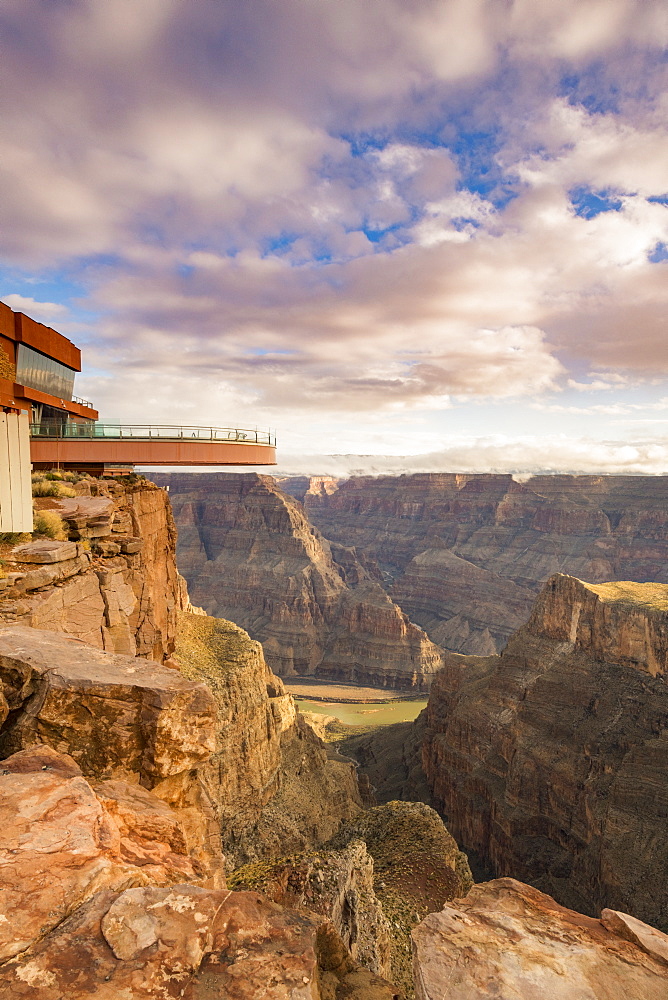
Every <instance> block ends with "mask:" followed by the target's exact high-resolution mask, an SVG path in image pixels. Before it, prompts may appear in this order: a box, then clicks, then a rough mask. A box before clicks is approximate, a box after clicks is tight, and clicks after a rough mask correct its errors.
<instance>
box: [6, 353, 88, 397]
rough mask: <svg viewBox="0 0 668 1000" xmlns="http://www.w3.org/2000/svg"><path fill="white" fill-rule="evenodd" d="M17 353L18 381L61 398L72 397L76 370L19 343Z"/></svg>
mask: <svg viewBox="0 0 668 1000" xmlns="http://www.w3.org/2000/svg"><path fill="white" fill-rule="evenodd" d="M17 347H18V351H17V355H16V381H17V382H20V383H21V385H26V386H28V387H29V388H30V389H38V390H39V391H40V392H48V393H49V395H50V396H57V397H58V398H59V399H72V390H73V388H74V374H75V373H74V372H73V371H72V369H71V368H68V367H67V366H66V365H61V364H60V362H59V361H54V360H53V358H47V357H46V355H44V354H40V353H39V351H33V349H32V347H26V345H25V344H18V345H17Z"/></svg>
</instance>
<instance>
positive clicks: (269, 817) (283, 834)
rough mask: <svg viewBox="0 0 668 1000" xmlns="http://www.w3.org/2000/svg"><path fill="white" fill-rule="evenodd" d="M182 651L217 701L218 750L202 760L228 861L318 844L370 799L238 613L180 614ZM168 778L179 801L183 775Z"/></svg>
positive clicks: (185, 664) (193, 675)
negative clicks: (225, 616) (230, 617)
mask: <svg viewBox="0 0 668 1000" xmlns="http://www.w3.org/2000/svg"><path fill="white" fill-rule="evenodd" d="M175 656H176V661H177V662H178V664H179V666H180V670H181V673H182V674H183V675H184V676H185V677H188V678H189V679H190V680H192V681H196V682H203V683H204V684H205V685H206V686H207V689H209V690H210V691H211V692H212V694H213V697H214V700H215V702H216V708H217V712H216V719H217V722H216V745H215V751H214V753H212V755H211V756H210V758H209V760H208V761H207V763H206V764H205V765H202V766H201V767H199V768H198V779H199V781H200V782H201V784H202V786H203V787H204V788H205V789H206V796H207V798H208V799H209V800H210V801H211V802H212V803H213V806H214V810H215V812H216V816H217V819H218V822H219V824H220V829H221V837H222V846H223V850H224V852H225V855H226V858H227V864H228V868H230V867H236V866H238V865H240V864H247V863H248V862H253V861H257V860H258V859H260V858H264V859H269V858H275V857H279V856H282V855H284V854H286V853H287V852H294V851H303V850H305V849H312V848H315V847H318V846H319V845H320V844H323V843H324V842H325V841H327V840H329V838H330V837H332V836H333V835H334V834H335V833H336V831H337V830H338V828H339V826H340V825H341V823H342V822H343V821H344V820H348V819H351V818H352V817H354V816H356V815H357V814H358V813H359V812H360V810H361V807H362V801H361V798H360V794H359V790H358V787H357V778H356V775H355V769H354V766H353V764H352V763H351V762H350V761H348V760H345V759H343V758H339V757H338V756H337V755H331V756H330V755H328V753H327V751H326V749H325V747H324V745H323V744H322V742H321V740H319V739H318V737H317V736H315V734H314V733H313V730H312V729H311V728H310V727H309V726H307V725H306V723H305V722H304V721H303V719H302V718H301V717H300V716H299V715H298V713H297V711H296V709H295V704H294V701H293V699H292V696H291V695H289V694H286V692H285V689H284V687H283V683H282V681H281V680H280V678H278V677H276V675H275V674H273V673H272V671H271V670H270V669H269V667H268V666H267V664H266V662H265V658H264V655H263V652H262V646H261V645H260V643H259V642H255V641H253V640H252V639H250V637H249V636H248V634H247V633H246V632H244V630H243V629H241V628H239V627H238V626H237V625H234V624H233V623H232V622H227V621H223V620H219V619H216V618H211V617H208V616H207V615H199V614H188V613H184V614H181V615H180V616H179V629H178V639H177V645H176V653H175ZM173 785H174V787H173V789H170V788H168V785H167V784H163V786H162V792H161V794H162V795H163V797H165V798H167V799H169V800H170V801H171V802H172V804H174V805H176V804H177V803H178V802H180V801H183V800H184V799H186V798H187V796H188V792H187V790H186V791H185V792H184V790H183V789H182V787H181V784H180V782H178V781H175V782H174V783H173Z"/></svg>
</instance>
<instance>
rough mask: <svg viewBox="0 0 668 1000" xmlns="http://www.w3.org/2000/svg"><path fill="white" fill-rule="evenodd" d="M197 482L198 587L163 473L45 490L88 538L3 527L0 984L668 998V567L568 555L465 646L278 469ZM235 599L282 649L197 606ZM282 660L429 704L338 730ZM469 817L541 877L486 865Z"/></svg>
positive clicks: (176, 493)
mask: <svg viewBox="0 0 668 1000" xmlns="http://www.w3.org/2000/svg"><path fill="white" fill-rule="evenodd" d="M156 478H157V477H156ZM180 478H181V477H180V476H179V475H175V476H171V475H170V477H169V479H170V483H169V485H170V486H171V495H172V499H173V501H174V507H175V510H176V514H177V518H178V520H179V521H185V522H186V524H185V528H184V533H183V538H182V540H181V542H180V543H179V544H180V545H183V549H182V550H181V549H180V551H183V552H185V554H186V556H187V557H188V558H191V559H192V561H193V564H194V565H196V566H197V567H199V568H200V569H201V570H202V580H203V582H202V583H201V585H198V588H197V589H194V590H193V593H192V597H193V601H194V604H195V606H193V604H191V602H190V596H189V594H188V590H187V589H186V586H185V583H184V581H183V580H182V579H181V578H180V577H179V575H178V573H177V570H176V563H175V546H176V533H175V530H174V522H173V520H172V515H171V509H170V504H169V499H168V496H167V494H166V493H164V492H163V491H162V490H160V489H157V488H156V487H155V486H153V485H152V484H148V483H146V482H145V481H143V480H141V479H140V478H137V477H135V478H133V479H132V480H127V481H124V482H112V483H110V482H106V481H97V482H96V481H92V480H89V479H87V478H83V479H81V480H80V481H79V482H77V483H76V484H75V487H76V495H75V496H73V497H66V498H55V497H54V498H50V497H41V498H39V499H38V500H37V501H36V505H37V506H40V507H41V509H44V510H55V511H57V512H58V513H59V515H60V516H61V517H62V518H63V521H64V524H65V530H66V535H67V537H66V538H64V539H62V540H53V539H41V540H37V541H35V540H30V539H25V540H18V541H14V542H11V543H7V542H5V543H4V547H3V548H2V552H1V553H0V554H1V555H2V559H3V566H2V575H1V576H0V580H1V581H2V584H1V590H0V616H1V617H0V694H1V696H0V757H2V766H1V767H0V817H1V818H2V824H1V828H2V830H3V831H4V832H3V834H2V836H1V837H0V888H1V889H2V890H3V893H2V898H3V904H2V913H1V914H0V917H5V919H4V920H2V919H0V997H3V998H4V997H7V998H8V1000H9V998H10V997H11V998H14V997H20V998H29V997H30V998H32V1000H60V998H61V997H63V996H68V997H71V998H72V1000H79V997H84V996H89V995H92V994H93V993H94V994H95V995H96V996H100V997H101V998H102V1000H107V998H108V1000H112V998H114V1000H115V998H116V997H117V996H120V995H123V996H124V997H127V1000H144V998H146V1000H148V998H158V997H165V996H168V997H171V996H173V997H176V996H184V997H186V998H190V1000H212V998H214V997H220V998H222V997H229V998H232V1000H253V998H256V997H259V996H263V997H266V998H267V1000H400V998H402V997H413V996H415V997H416V998H417V1000H435V998H436V997H439V998H443V1000H450V998H451V1000H455V998H457V1000H458V998H460V997H461V996H462V995H466V996H468V997H470V1000H487V998H491V997H492V996H495V997H500V996H502V997H504V998H505V997H510V996H512V997H513V998H514V1000H533V998H534V997H535V995H536V993H535V989H536V983H540V984H541V988H542V989H543V990H544V992H545V995H548V994H549V995H551V996H554V997H557V998H559V1000H572V998H574V997H576V996H577V997H580V996H583V997H584V996H586V997H587V998H588V1000H603V998H604V997H607V996H609V995H612V994H613V993H614V994H616V993H620V992H621V993H623V994H624V995H626V996H628V997H629V998H631V1000H641V998H643V1000H646V998H649V1000H659V998H660V997H663V996H665V995H666V991H667V990H668V936H666V935H665V934H663V933H662V932H661V931H660V930H657V929H655V928H656V927H662V928H665V927H666V923H667V919H668V914H667V913H666V910H665V907H666V903H665V893H664V892H663V891H656V886H663V885H665V879H666V876H667V875H668V871H666V859H665V851H663V849H662V845H663V824H665V816H666V815H667V814H668V800H666V793H665V787H664V786H665V781H663V776H664V775H665V769H666V763H667V761H666V759H665V751H666V745H667V744H666V739H665V734H666V733H667V732H668V702H666V696H665V690H666V687H665V673H666V669H667V668H666V659H667V656H668V625H667V624H666V623H667V621H668V586H666V585H663V584H661V583H653V582H652V583H644V584H635V583H609V582H608V583H584V582H582V581H581V580H579V579H575V578H573V577H570V576H564V575H559V574H558V575H555V576H552V577H551V578H550V579H549V581H548V583H547V584H545V586H544V587H543V589H542V591H541V592H540V594H539V596H538V597H537V598H536V597H535V596H533V597H532V599H531V602H530V608H529V613H528V614H527V615H526V616H525V622H523V623H522V625H521V627H519V628H517V629H515V630H513V631H512V633H511V634H510V637H509V639H508V641H507V644H506V646H505V648H504V650H503V652H502V653H501V654H496V653H492V654H490V655H485V656H476V655H470V654H467V655H463V654H458V653H456V652H443V650H441V649H440V648H439V647H438V646H436V645H435V644H434V643H433V642H431V640H430V639H428V638H427V636H426V635H425V634H424V632H422V631H421V630H420V628H418V627H417V626H415V625H413V624H411V622H410V621H409V620H408V618H407V616H406V615H405V614H404V613H403V612H402V611H401V609H400V608H399V607H398V606H397V605H396V603H394V602H393V601H392V599H391V598H390V597H389V596H388V594H387V592H386V590H385V588H386V587H389V588H390V589H391V588H392V585H393V584H392V580H391V579H390V575H391V574H390V571H389V569H388V564H384V563H383V561H382V560H381V559H380V558H378V559H377V558H376V555H374V554H373V553H370V551H367V550H363V549H360V550H358V549H357V548H356V544H357V543H353V537H352V534H351V536H350V538H348V539H347V540H346V541H345V542H344V541H342V540H336V541H334V542H329V541H327V540H326V539H325V538H324V537H323V535H321V534H320V532H319V531H318V529H317V528H314V527H313V526H312V525H311V524H309V522H308V520H307V518H306V517H305V514H304V507H303V506H302V504H301V501H297V500H296V499H295V498H293V497H291V496H290V495H289V494H287V493H286V492H284V491H283V490H282V489H279V488H278V487H277V486H276V484H275V482H274V481H273V480H272V479H271V478H270V477H263V476H256V475H251V476H236V475H233V476H223V477H220V479H221V480H224V481H225V487H224V488H222V487H221V488H218V486H216V489H215V490H212V491H211V495H210V496H209V498H208V500H207V499H206V497H205V495H204V494H203V493H202V491H201V490H199V489H195V488H194V487H193V484H192V482H191V481H190V480H191V479H192V478H194V477H190V476H188V477H183V482H182V483H181V484H179V483H178V482H177V480H179V479H180ZM207 478H209V479H210V478H211V477H207ZM215 478H216V479H217V477H215ZM493 478H501V477H493ZM200 483H201V480H200ZM288 485H291V484H288ZM465 485H466V484H464V486H462V487H461V489H462V490H463V489H464V488H465ZM478 485H479V484H478ZM292 486H293V488H295V489H296V488H297V487H296V486H295V484H294V483H293V484H292ZM476 488H477V487H476ZM302 489H303V491H304V492H303V499H304V503H305V505H306V506H308V505H309V504H310V503H311V501H310V500H309V494H308V491H309V490H311V491H312V492H311V494H310V495H311V496H312V497H317V498H319V499H317V501H314V502H318V503H320V502H323V503H327V502H329V501H330V500H331V499H332V498H333V497H335V496H336V495H337V493H339V492H340V491H341V489H342V486H341V485H340V484H336V483H334V482H333V481H330V480H327V479H326V477H320V478H319V479H318V481H317V482H313V481H310V480H309V481H306V482H302V483H301V484H299V490H302ZM485 489H486V490H487V489H488V487H487V486H486V487H485ZM508 490H510V487H508ZM483 492H484V491H483ZM223 499H224V502H222V501H223ZM523 502H524V501H523ZM555 502H556V501H555ZM570 503H571V501H570V500H569V501H568V504H570ZM481 504H482V506H483V507H484V503H483V502H482V501H481ZM481 509H482V507H481ZM569 509H570V508H569ZM657 510H658V507H657ZM484 516H488V515H483V514H482V513H481V514H480V517H481V519H483V520H484ZM188 520H190V524H189V525H188ZM659 521H660V519H659V518H658V514H657V523H656V526H655V527H656V533H657V535H660V533H661V530H662V529H661V526H660V523H659ZM642 530H644V531H647V532H649V528H648V527H647V524H645V526H644V527H643V528H642ZM633 532H635V534H633V539H632V542H633V544H631V542H629V547H630V549H632V550H633V551H634V552H635V554H636V555H637V554H638V552H639V551H640V548H641V545H640V541H639V538H640V534H641V530H640V528H639V527H638V524H636V525H635V526H634V527H633ZM424 540H425V539H422V541H424ZM659 542H660V539H659ZM420 544H421V542H420V541H418V542H417V543H416V546H417V547H418V548H419V545H420ZM429 545H430V546H431V541H429ZM399 547H400V546H399ZM659 547H660V545H659ZM369 548H370V546H369ZM431 548H432V549H434V548H436V546H431ZM427 551H430V549H429V547H427V548H423V549H422V550H421V551H420V552H418V551H416V552H415V553H414V554H413V555H410V554H409V552H408V549H407V548H406V551H405V552H404V553H403V555H397V556H396V557H395V556H393V559H394V560H395V561H396V562H397V563H398V562H400V561H402V560H405V566H406V567H408V566H409V565H410V564H411V562H413V563H414V562H415V560H416V559H417V558H418V557H419V556H420V555H421V554H422V553H423V552H427ZM377 555H379V553H377ZM449 556H450V557H451V560H452V559H454V560H457V559H459V560H460V561H464V559H465V557H464V556H461V555H457V554H453V553H449ZM186 562H187V560H186ZM428 562H429V560H426V563H428ZM451 565H452V567H456V563H454V562H451ZM471 565H473V563H471ZM184 568H185V567H184ZM495 572H496V574H497V576H498V578H499V579H501V580H503V579H504V577H503V573H502V572H501V567H500V566H497V568H496V570H495ZM453 573H454V568H453ZM467 573H469V571H468V570H466V573H465V574H464V575H465V577H466V574H467ZM400 575H401V574H398V575H397V579H399V576H400ZM418 576H419V574H418ZM218 578H222V583H220V585H219V584H218V583H217V580H218ZM435 578H436V577H435ZM467 578H468V579H469V581H472V580H473V577H471V576H470V575H469V576H468V577H467ZM416 580H418V578H417V577H416ZM516 585H517V587H518V588H525V589H526V590H527V592H528V593H529V592H531V587H530V586H528V585H527V580H526V578H523V579H518V582H517V584H516ZM415 586H420V584H419V581H418V582H416V583H415ZM471 586H473V583H471ZM476 586H477V584H476ZM218 587H219V589H216V588H218ZM281 588H282V589H281ZM237 589H238V591H239V595H238V596H236V593H235V592H236V590H237ZM472 595H473V596H472ZM474 595H475V588H474V589H473V590H472V591H470V593H469V597H468V600H469V607H468V618H467V621H468V622H469V623H474V613H475V614H476V615H477V616H478V617H477V618H476V619H475V622H477V625H476V629H478V631H477V633H476V634H478V635H482V633H483V631H484V629H483V625H484V626H485V628H486V629H487V630H488V632H489V635H490V636H491V635H492V634H493V632H492V629H491V628H490V624H489V622H488V621H487V618H489V617H491V616H492V611H491V610H490V609H493V607H494V605H495V602H496V601H497V599H498V600H499V601H500V600H501V598H502V590H499V591H498V592H497V593H496V595H495V596H491V597H490V596H489V592H488V597H489V600H488V601H487V603H485V604H484V605H482V606H481V607H475V608H474V607H473V606H472V604H473V603H474V602H475V596H474ZM432 597H433V595H432ZM218 600H220V602H221V603H220V605H219V604H217V603H216V602H217V601H218ZM235 600H236V606H235V607H234V609H232V610H233V611H234V614H235V615H236V614H238V616H239V618H243V617H244V616H247V618H246V620H249V621H252V623H253V627H254V629H256V630H260V629H262V628H265V629H266V630H267V633H266V634H267V639H266V640H265V643H266V644H265V645H264V648H263V645H261V644H260V642H258V641H257V638H256V637H255V636H253V637H252V636H250V635H249V634H248V633H247V632H246V631H245V630H244V628H243V627H242V626H243V624H244V623H243V622H239V621H238V620H236V621H235V620H228V619H227V618H226V617H221V615H220V614H216V615H215V616H212V615H209V614H206V613H205V612H204V611H203V610H202V608H199V607H197V606H196V605H198V604H203V605H204V606H205V608H206V610H213V609H214V607H215V608H216V609H218V608H219V607H222V606H223V605H225V607H227V606H228V603H227V602H229V604H231V603H232V602H233V601H235ZM262 602H265V603H264V604H263V605H262V611H263V614H260V604H261V603H262ZM454 608H455V606H454V605H453V608H452V609H451V610H454ZM518 614H519V611H518ZM435 627H437V626H435ZM473 632H475V629H472V631H470V632H469V635H471V634H472V633H473ZM273 664H276V665H277V666H278V667H279V668H280V670H281V671H282V672H284V673H285V674H286V676H290V675H291V674H292V673H293V672H296V669H297V668H299V669H300V670H303V671H304V673H310V674H319V673H321V675H322V676H324V677H328V676H329V677H337V678H338V677H343V678H344V679H346V680H353V681H355V680H358V679H362V680H368V681H370V682H372V683H374V684H376V685H378V684H382V686H384V687H388V688H394V687H404V688H407V689H410V690H417V689H420V688H426V687H428V686H429V685H431V692H430V696H429V702H428V706H427V709H426V710H425V712H423V713H422V715H421V716H420V717H419V718H418V720H416V722H415V723H404V724H400V725H399V726H396V727H392V726H390V727H387V728H386V729H385V730H383V731H381V732H380V733H376V734H373V733H372V734H370V735H367V736H364V737H356V738H354V739H353V740H347V741H345V742H344V743H339V744H331V743H330V744H325V743H323V741H322V740H321V739H319V737H318V736H317V735H316V734H315V732H314V731H313V729H312V728H311V727H310V726H309V725H308V724H307V722H306V719H305V718H304V717H302V716H301V715H300V714H299V713H298V712H297V711H296V708H295V705H294V701H293V699H292V697H291V696H290V695H289V694H287V693H286V690H285V687H284V685H283V682H282V680H281V678H280V677H279V676H277V673H276V672H274V670H273V669H272V666H273ZM353 744H355V746H353ZM351 755H352V756H354V757H356V758H357V761H358V762H359V767H357V766H356V762H355V761H354V760H353V759H351ZM364 772H366V773H364ZM364 778H366V779H367V780H362V779H364ZM369 778H370V779H371V780H370V781H369V780H368V779H369ZM371 785H375V792H376V796H377V798H378V800H379V801H380V802H381V804H380V805H375V804H374V802H373V791H372V788H371ZM385 799H389V800H390V801H387V802H385V803H384V804H382V803H383V800H385ZM397 799H405V800H408V801H396V800H397ZM411 800H412V801H411ZM416 800H422V801H416ZM432 806H435V807H437V809H438V811H439V812H440V814H441V815H439V812H436V811H435V809H434V808H432ZM443 816H444V817H446V818H447V823H448V828H447V829H446V827H445V826H444V824H443V819H442V817H443ZM448 831H450V832H448ZM455 838H456V839H455ZM458 841H459V843H460V844H464V845H466V847H467V848H470V849H471V850H473V851H474V852H476V854H477V855H479V856H480V858H482V859H483V860H484V861H485V863H487V864H488V866H490V867H494V869H495V870H496V871H497V872H498V873H499V874H500V875H509V876H513V877H512V878H503V877H502V878H497V879H495V880H493V881H491V882H486V883H485V884H483V885H477V886H473V887H472V878H471V872H470V870H469V864H468V861H467V857H466V855H465V854H464V853H463V852H462V850H460V848H459V846H458ZM518 877H519V878H523V879H525V880H527V881H529V882H531V883H532V885H524V884H522V883H520V882H517V881H516V878H518ZM653 887H654V888H653ZM546 891H547V892H549V893H550V894H552V895H554V896H555V897H556V898H557V899H558V902H555V900H554V899H552V898H551V897H550V896H548V895H546V894H545V892H546ZM560 904H561V905H560ZM565 907H572V908H571V909H566V908H565ZM601 908H602V912H601ZM583 913H584V914H588V915H583ZM631 914H632V915H631ZM645 920H646V921H648V923H644V922H643V921H645ZM650 924H654V925H655V927H652V926H650ZM462 956H463V957H464V960H462ZM578 991H579V992H578ZM587 991H588V992H587Z"/></svg>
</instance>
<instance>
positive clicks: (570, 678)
mask: <svg viewBox="0 0 668 1000" xmlns="http://www.w3.org/2000/svg"><path fill="white" fill-rule="evenodd" d="M667 657H668V586H667V585H665V584H635V583H610V584H598V585H596V584H589V583H583V582H582V581H580V580H577V579H574V578H572V577H568V576H560V575H557V576H555V577H553V578H552V579H551V580H550V581H549V582H548V583H547V584H546V585H545V587H544V588H543V590H542V592H541V594H540V596H539V597H538V599H537V601H536V603H535V606H534V609H533V612H532V614H531V617H530V619H529V622H528V623H527V625H526V626H525V627H524V628H522V629H520V630H519V631H518V632H517V633H516V634H515V635H514V636H513V637H512V638H511V639H510V641H509V643H508V645H507V646H506V648H505V650H504V652H503V653H502V654H501V655H500V656H490V657H475V656H459V655H457V654H448V655H447V656H446V666H445V668H444V669H443V671H441V672H440V673H439V674H438V676H437V678H436V679H435V681H434V684H433V685H432V689H431V694H430V699H429V704H428V706H427V723H428V729H427V733H426V735H425V739H424V744H423V762H424V768H425V771H426V774H427V777H428V780H429V784H430V787H431V789H432V792H433V795H434V797H435V800H436V802H437V803H438V806H439V808H441V809H442V811H443V814H444V815H445V817H446V822H447V823H448V827H449V829H451V831H452V833H453V834H454V836H455V837H457V839H458V840H459V841H460V842H461V843H462V844H463V845H465V846H466V848H467V849H470V850H474V851H476V852H478V853H479V854H480V855H481V856H482V857H483V858H484V859H485V860H486V861H487V862H488V863H490V864H491V865H492V867H493V869H494V871H496V872H497V873H498V874H500V875H513V876H517V877H519V878H522V879H524V880H526V881H529V882H531V883H532V884H533V885H535V886H537V887H538V888H540V889H544V890H546V891H549V892H550V893H551V894H553V895H555V896H556V898H557V899H559V901H560V902H562V903H564V904H565V905H570V906H573V907H574V908H577V909H579V910H583V911H584V912H587V913H591V914H593V913H597V912H598V911H599V910H600V909H601V908H602V907H612V908H614V909H620V910H624V911H626V912H629V913H633V914H634V915H635V916H637V917H639V918H640V919H642V920H646V921H648V922H649V923H652V924H654V925H656V926H657V927H660V928H662V929H665V928H668V894H667V893H666V892H665V886H666V885H667V884H668V853H667V852H666V849H665V823H666V816H667V815H668V786H667V785H666V781H665V775H666V773H667V772H668V685H667V684H666V676H665V675H666V669H667V665H666V661H667ZM659 887H660V888H659Z"/></svg>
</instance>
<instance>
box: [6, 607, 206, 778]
mask: <svg viewBox="0 0 668 1000" xmlns="http://www.w3.org/2000/svg"><path fill="white" fill-rule="evenodd" d="M0 680H1V681H2V684H3V686H4V691H5V697H6V698H7V701H8V703H9V706H10V708H11V710H12V712H13V713H14V715H13V718H12V723H11V725H10V726H9V727H8V728H5V730H4V731H3V733H2V736H1V738H0V745H1V746H2V749H3V750H4V752H5V753H8V752H13V751H17V750H21V749H25V748H26V747H28V746H30V745H32V744H35V743H48V744H50V745H51V746H53V747H54V748H55V749H56V750H59V751H61V752H64V753H69V754H71V755H72V757H74V759H75V760H76V761H77V764H78V765H79V766H80V767H81V770H82V771H83V772H84V774H86V775H87V776H92V777H94V778H97V779H104V778H112V777H115V778H119V777H120V778H127V779H129V780H130V781H135V782H141V783H142V784H143V785H145V786H147V787H152V786H153V785H154V784H156V783H157V782H159V781H161V780H162V779H164V778H166V777H168V776H171V775H175V774H179V773H181V772H183V771H187V770H189V769H191V768H193V767H195V766H196V765H197V764H198V763H201V762H202V761H204V760H207V759H208V757H209V756H210V755H211V753H212V752H213V750H214V749H215V717H216V711H215V703H214V701H213V697H212V695H211V693H210V691H209V690H208V688H207V687H205V685H204V684H200V683H196V682H193V681H190V680H187V679H186V678H185V677H182V676H181V675H180V674H179V673H177V672H176V671H175V670H171V669H170V668H169V667H163V666H161V665H160V664H158V663H155V662H153V661H151V660H144V659H141V658H139V657H130V656H121V655H119V654H115V653H103V652H100V651H99V650H96V649H92V648H91V647H88V646H86V645H84V644H83V643H79V642H76V641H73V640H72V639H69V638H67V637H65V636H62V635H58V634H56V633H52V632H44V631H41V630H39V629H33V628H22V627H20V626H17V627H14V628H7V629H0Z"/></svg>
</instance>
